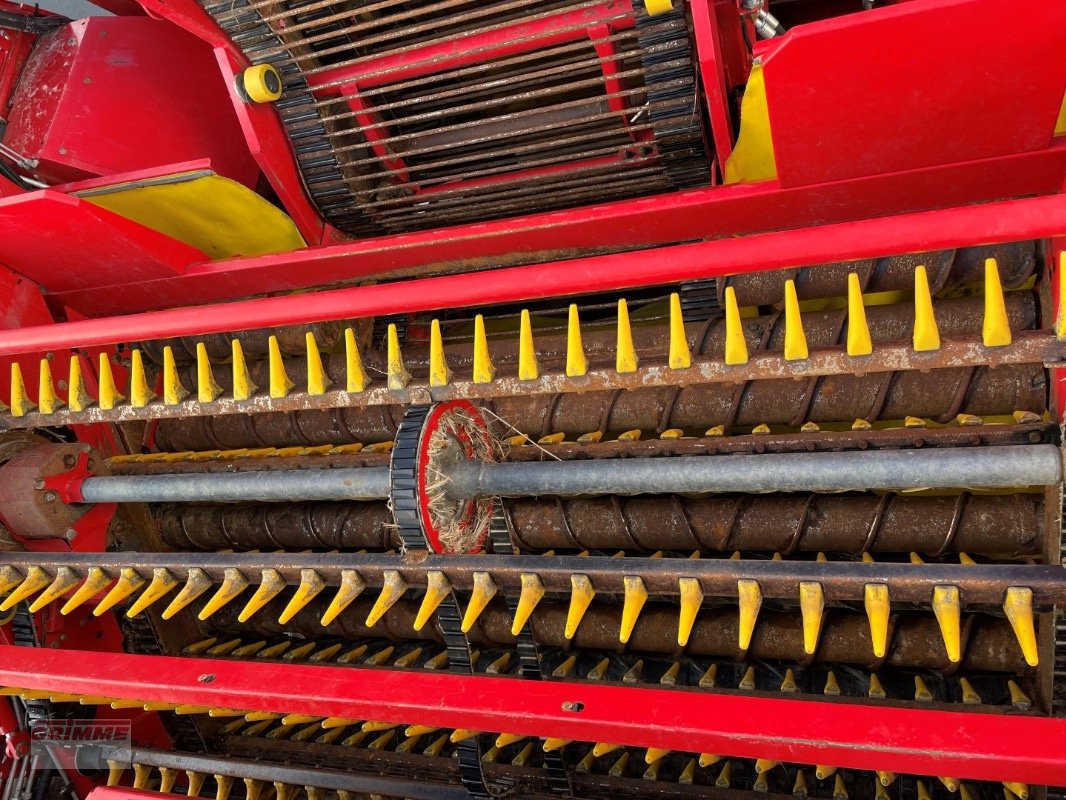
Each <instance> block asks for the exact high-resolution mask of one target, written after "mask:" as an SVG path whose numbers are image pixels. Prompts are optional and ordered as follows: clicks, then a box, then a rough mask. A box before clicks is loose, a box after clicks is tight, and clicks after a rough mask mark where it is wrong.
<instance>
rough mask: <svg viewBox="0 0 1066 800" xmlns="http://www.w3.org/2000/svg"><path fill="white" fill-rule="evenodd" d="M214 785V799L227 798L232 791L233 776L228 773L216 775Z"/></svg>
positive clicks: (225, 799) (223, 799) (224, 799)
mask: <svg viewBox="0 0 1066 800" xmlns="http://www.w3.org/2000/svg"><path fill="white" fill-rule="evenodd" d="M215 787H216V788H215V800H229V795H230V792H232V791H233V778H231V777H230V776H229V775H216V776H215Z"/></svg>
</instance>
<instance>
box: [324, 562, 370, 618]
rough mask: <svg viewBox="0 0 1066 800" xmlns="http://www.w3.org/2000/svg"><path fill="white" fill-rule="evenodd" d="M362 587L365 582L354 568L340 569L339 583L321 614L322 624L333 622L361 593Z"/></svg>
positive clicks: (363, 587) (364, 587) (364, 585)
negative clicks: (335, 592)
mask: <svg viewBox="0 0 1066 800" xmlns="http://www.w3.org/2000/svg"><path fill="white" fill-rule="evenodd" d="M364 589H366V584H365V583H364V582H363V579H362V577H361V576H360V575H359V573H358V572H356V571H355V570H354V569H342V570H341V585H340V587H339V588H338V589H337V594H335V595H334V596H333V599H332V600H331V601H330V604H329V607H328V608H327V609H326V611H325V613H324V614H323V615H322V620H321V623H322V625H323V626H326V625H329V624H330V623H331V622H333V620H335V619H336V618H337V617H338V616H339V615H340V613H341V612H342V611H344V609H346V608H347V607H348V606H350V605H351V604H352V602H353V601H354V600H355V598H357V597H358V596H359V595H361V594H362V593H363V590H364Z"/></svg>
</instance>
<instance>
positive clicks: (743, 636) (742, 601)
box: [737, 579, 762, 650]
mask: <svg viewBox="0 0 1066 800" xmlns="http://www.w3.org/2000/svg"><path fill="white" fill-rule="evenodd" d="M737 597H738V605H739V610H740V623H739V635H738V646H739V647H740V649H741V650H747V649H748V647H749V646H750V645H751V636H752V634H753V633H754V632H755V620H756V619H757V618H758V616H759V608H760V606H762V590H761V589H760V588H759V583H758V581H753V580H747V579H742V580H739V581H737Z"/></svg>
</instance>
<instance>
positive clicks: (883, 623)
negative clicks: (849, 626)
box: [863, 583, 892, 658]
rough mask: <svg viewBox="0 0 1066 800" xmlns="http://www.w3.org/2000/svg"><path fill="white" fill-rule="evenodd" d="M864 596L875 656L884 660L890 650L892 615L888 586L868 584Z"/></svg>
mask: <svg viewBox="0 0 1066 800" xmlns="http://www.w3.org/2000/svg"><path fill="white" fill-rule="evenodd" d="M863 595H864V599H865V602H866V616H867V618H868V619H869V620H870V642H871V643H872V645H873V651H874V655H875V656H877V657H878V658H884V657H885V651H886V650H887V648H888V617H889V615H890V614H891V613H892V605H891V603H890V601H889V597H888V584H886V583H868V584H866V586H865V587H863Z"/></svg>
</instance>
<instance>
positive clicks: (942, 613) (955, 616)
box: [933, 586, 962, 664]
mask: <svg viewBox="0 0 1066 800" xmlns="http://www.w3.org/2000/svg"><path fill="white" fill-rule="evenodd" d="M933 613H934V614H936V621H937V622H938V623H939V624H940V634H941V636H943V637H944V647H945V648H946V649H947V651H948V660H949V661H951V663H952V664H957V663H959V659H960V658H961V647H962V644H961V639H960V637H961V634H960V629H959V628H960V621H959V617H960V614H961V610H960V603H959V587H958V586H934V587H933Z"/></svg>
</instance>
